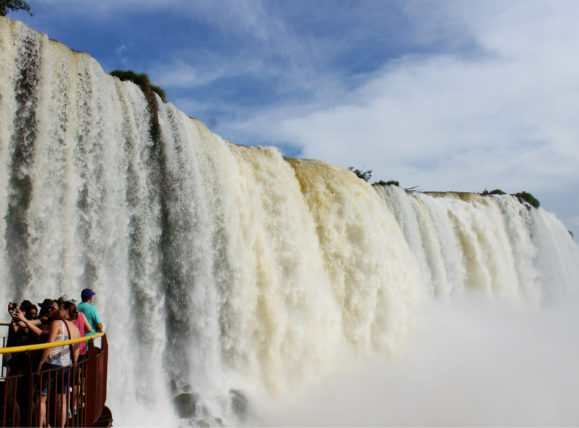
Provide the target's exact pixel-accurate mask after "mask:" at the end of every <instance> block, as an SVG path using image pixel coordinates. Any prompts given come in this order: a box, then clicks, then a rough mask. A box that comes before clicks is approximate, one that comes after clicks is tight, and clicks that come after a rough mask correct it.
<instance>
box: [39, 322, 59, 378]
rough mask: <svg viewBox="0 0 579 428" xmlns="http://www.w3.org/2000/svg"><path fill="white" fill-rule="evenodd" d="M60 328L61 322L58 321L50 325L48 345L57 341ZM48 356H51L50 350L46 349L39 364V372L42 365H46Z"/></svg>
mask: <svg viewBox="0 0 579 428" xmlns="http://www.w3.org/2000/svg"><path fill="white" fill-rule="evenodd" d="M59 326H60V322H58V321H57V320H55V321H52V322H51V323H50V332H49V333H48V340H47V341H46V343H53V342H54V340H55V339H56V335H57V334H58V327H59ZM48 354H50V348H46V349H44V350H43V351H42V356H41V357H40V361H39V362H38V371H40V368H41V367H42V364H44V361H46V359H47V358H48Z"/></svg>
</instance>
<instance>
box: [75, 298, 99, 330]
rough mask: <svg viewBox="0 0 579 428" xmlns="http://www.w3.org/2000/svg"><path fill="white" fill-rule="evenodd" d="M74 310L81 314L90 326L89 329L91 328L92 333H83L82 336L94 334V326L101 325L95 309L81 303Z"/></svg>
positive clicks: (85, 303) (88, 304)
mask: <svg viewBox="0 0 579 428" xmlns="http://www.w3.org/2000/svg"><path fill="white" fill-rule="evenodd" d="M76 309H77V310H78V311H79V312H82V313H83V315H84V316H85V318H86V319H87V321H88V323H89V324H90V327H91V328H92V333H85V334H84V335H85V336H90V335H93V334H95V333H96V332H97V328H96V326H97V325H98V324H100V323H101V319H100V318H99V314H98V312H97V310H96V308H95V307H94V306H93V305H91V304H90V303H88V302H82V303H79V304H78V305H77V306H76Z"/></svg>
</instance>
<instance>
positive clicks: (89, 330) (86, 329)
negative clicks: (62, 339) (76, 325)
mask: <svg viewBox="0 0 579 428" xmlns="http://www.w3.org/2000/svg"><path fill="white" fill-rule="evenodd" d="M81 313H82V312H81ZM82 319H83V320H84V334H87V333H92V327H91V326H90V323H89V322H88V320H87V319H86V317H85V316H84V314H83V317H82Z"/></svg>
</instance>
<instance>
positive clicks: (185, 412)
mask: <svg viewBox="0 0 579 428" xmlns="http://www.w3.org/2000/svg"><path fill="white" fill-rule="evenodd" d="M198 400H199V396H198V395H197V394H195V393H191V392H183V393H181V394H178V395H176V396H175V397H173V402H174V404H175V408H176V409H177V414H178V415H179V417H180V418H192V417H194V416H195V409H196V407H197V401H198Z"/></svg>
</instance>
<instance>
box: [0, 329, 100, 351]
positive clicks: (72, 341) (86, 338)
mask: <svg viewBox="0 0 579 428" xmlns="http://www.w3.org/2000/svg"><path fill="white" fill-rule="evenodd" d="M105 334H106V333H105V332H104V331H101V332H100V333H95V334H92V335H90V336H84V337H79V338H78V339H69V340H62V341H60V342H50V343H39V344H37V345H25V346H10V347H8V348H0V354H11V353H14V352H26V351H37V350H39V349H47V348H57V347H59V346H65V345H73V344H75V343H81V342H88V341H89V340H93V339H97V338H99V337H102V336H104V335H105Z"/></svg>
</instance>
